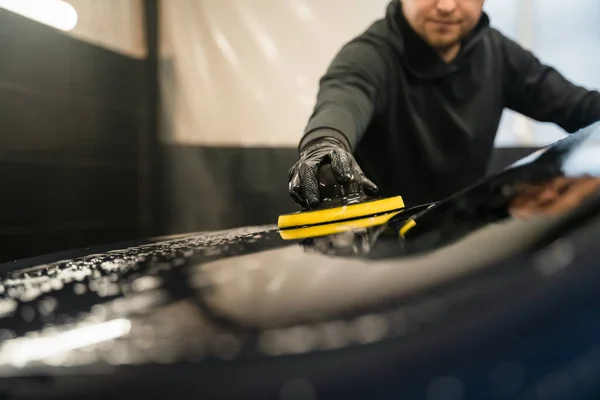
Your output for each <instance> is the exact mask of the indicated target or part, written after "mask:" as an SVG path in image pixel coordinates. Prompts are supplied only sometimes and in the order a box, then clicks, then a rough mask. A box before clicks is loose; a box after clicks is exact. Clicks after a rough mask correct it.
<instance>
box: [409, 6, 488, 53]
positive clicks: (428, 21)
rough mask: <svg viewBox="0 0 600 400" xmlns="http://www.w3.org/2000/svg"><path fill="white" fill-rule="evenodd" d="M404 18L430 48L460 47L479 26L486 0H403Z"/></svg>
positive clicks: (442, 49)
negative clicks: (463, 40)
mask: <svg viewBox="0 0 600 400" xmlns="http://www.w3.org/2000/svg"><path fill="white" fill-rule="evenodd" d="M401 1H402V9H403V11H404V15H405V18H406V19H407V21H408V23H409V24H410V25H411V27H412V28H413V29H414V30H415V32H417V34H418V35H419V36H421V37H422V38H423V39H424V40H425V41H426V42H427V43H429V45H430V46H432V47H433V48H435V49H437V50H441V51H444V50H446V49H450V48H453V47H456V46H459V45H460V42H461V40H462V39H463V38H464V37H465V36H467V35H468V34H469V33H470V32H471V31H472V30H473V28H475V26H476V25H477V23H478V22H479V19H480V17H481V14H482V8H483V3H484V0H401Z"/></svg>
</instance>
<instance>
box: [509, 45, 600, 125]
mask: <svg viewBox="0 0 600 400" xmlns="http://www.w3.org/2000/svg"><path fill="white" fill-rule="evenodd" d="M501 40H502V44H503V51H504V72H505V74H506V75H505V78H506V79H505V88H506V89H505V90H506V92H505V93H506V106H507V107H508V108H510V109H512V110H514V111H516V112H518V113H520V114H523V115H525V116H527V117H530V118H532V119H534V120H536V121H540V122H553V123H555V124H557V125H558V126H560V127H561V128H562V129H564V130H565V131H567V132H569V133H573V132H575V131H577V130H579V129H581V128H584V127H586V126H588V125H591V124H592V123H594V122H596V121H598V120H600V93H598V92H597V91H592V90H588V89H586V88H584V87H581V86H578V85H575V84H573V83H572V82H569V81H568V80H567V79H566V78H565V77H564V76H562V75H561V74H560V73H559V72H558V71H557V70H556V69H554V68H552V67H550V66H548V65H544V64H542V63H541V62H540V60H538V58H536V57H535V55H534V54H532V53H531V52H530V51H528V50H526V49H524V48H523V47H521V46H520V45H519V44H517V43H516V42H514V41H512V40H510V39H508V38H507V37H504V36H502V37H501Z"/></svg>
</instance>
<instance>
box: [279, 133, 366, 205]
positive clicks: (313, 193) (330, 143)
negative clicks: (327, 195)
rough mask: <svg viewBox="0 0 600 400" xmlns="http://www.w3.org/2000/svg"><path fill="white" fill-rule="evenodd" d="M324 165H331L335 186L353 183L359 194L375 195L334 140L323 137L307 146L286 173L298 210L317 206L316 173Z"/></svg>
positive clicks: (341, 147)
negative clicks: (336, 182) (356, 185)
mask: <svg viewBox="0 0 600 400" xmlns="http://www.w3.org/2000/svg"><path fill="white" fill-rule="evenodd" d="M326 162H330V163H331V168H332V170H333V174H334V176H335V178H336V179H337V181H338V182H339V183H341V184H347V183H349V182H351V181H352V180H355V181H357V182H358V184H359V186H360V187H361V188H362V189H363V191H365V192H370V193H374V192H377V190H378V188H377V186H376V185H375V184H374V183H373V182H371V181H370V180H369V179H368V178H367V177H366V176H365V174H364V173H363V171H362V170H361V168H360V166H359V165H358V164H357V162H356V160H355V159H354V156H353V155H352V153H350V151H348V149H347V147H346V146H345V144H344V143H342V142H341V141H340V140H338V139H337V138H333V137H325V138H320V139H316V140H315V141H313V142H312V143H309V144H308V145H307V146H306V147H305V148H304V149H303V150H302V151H301V153H300V159H299V160H298V161H297V162H296V163H295V164H294V165H293V166H292V168H290V170H289V172H288V180H289V193H290V195H291V196H292V198H293V199H294V201H295V202H296V203H298V204H299V205H300V206H302V207H307V208H311V207H314V206H317V205H318V204H319V203H320V202H321V196H320V193H319V182H318V179H317V172H318V169H319V167H320V166H321V165H322V164H324V163H326Z"/></svg>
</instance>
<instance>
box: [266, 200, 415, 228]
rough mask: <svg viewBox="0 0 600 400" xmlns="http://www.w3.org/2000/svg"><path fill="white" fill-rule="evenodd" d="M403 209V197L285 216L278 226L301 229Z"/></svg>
mask: <svg viewBox="0 0 600 400" xmlns="http://www.w3.org/2000/svg"><path fill="white" fill-rule="evenodd" d="M402 208H404V201H403V200H402V197H401V196H396V197H389V198H385V199H378V200H370V201H366V202H363V203H356V204H350V205H343V206H340V207H332V208H325V209H320V210H315V211H300V212H296V213H293V214H284V215H280V216H279V219H278V222H277V225H278V227H279V229H289V228H301V227H306V226H310V225H317V224H329V223H333V222H342V221H345V220H353V219H357V218H361V217H368V216H374V215H378V214H382V213H389V212H391V211H399V210H401V209H402Z"/></svg>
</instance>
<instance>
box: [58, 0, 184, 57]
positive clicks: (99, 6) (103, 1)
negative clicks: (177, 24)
mask: <svg viewBox="0 0 600 400" xmlns="http://www.w3.org/2000/svg"><path fill="white" fill-rule="evenodd" d="M66 1H67V2H68V3H70V4H71V5H72V6H73V7H74V8H75V10H76V11H77V25H76V26H75V28H74V29H73V30H71V31H69V32H67V34H69V35H71V36H74V37H76V38H78V39H80V40H83V41H86V42H88V43H92V44H95V45H97V46H101V47H104V48H107V49H109V50H112V51H115V52H118V53H122V54H126V55H128V56H130V57H136V58H143V57H145V56H146V42H145V35H144V24H143V8H142V7H143V0H66ZM173 1H175V2H177V0H173Z"/></svg>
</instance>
